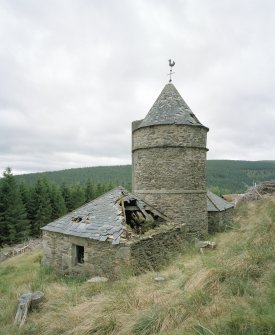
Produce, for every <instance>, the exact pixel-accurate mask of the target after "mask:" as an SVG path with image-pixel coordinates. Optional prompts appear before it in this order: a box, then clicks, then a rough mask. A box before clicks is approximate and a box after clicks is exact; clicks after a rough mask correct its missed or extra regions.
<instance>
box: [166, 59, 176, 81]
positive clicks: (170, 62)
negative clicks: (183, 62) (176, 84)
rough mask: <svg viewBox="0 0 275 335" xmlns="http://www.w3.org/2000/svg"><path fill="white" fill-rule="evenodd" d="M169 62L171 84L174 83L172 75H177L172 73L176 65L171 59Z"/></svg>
mask: <svg viewBox="0 0 275 335" xmlns="http://www.w3.org/2000/svg"><path fill="white" fill-rule="evenodd" d="M168 62H169V66H170V73H169V74H168V76H170V80H169V83H171V82H172V74H174V73H175V72H172V68H173V66H175V64H176V63H175V62H174V61H172V60H171V59H169V60H168Z"/></svg>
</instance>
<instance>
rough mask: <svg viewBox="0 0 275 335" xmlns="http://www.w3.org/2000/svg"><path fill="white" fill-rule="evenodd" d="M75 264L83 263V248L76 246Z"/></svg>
mask: <svg viewBox="0 0 275 335" xmlns="http://www.w3.org/2000/svg"><path fill="white" fill-rule="evenodd" d="M75 249H76V262H77V263H79V264H83V263H84V247H83V246H82V245H76V246H75Z"/></svg>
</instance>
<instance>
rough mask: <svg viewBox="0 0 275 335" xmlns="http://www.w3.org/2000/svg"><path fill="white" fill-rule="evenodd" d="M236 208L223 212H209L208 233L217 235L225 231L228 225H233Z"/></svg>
mask: <svg viewBox="0 0 275 335" xmlns="http://www.w3.org/2000/svg"><path fill="white" fill-rule="evenodd" d="M233 211H234V207H232V208H229V209H226V210H224V211H221V212H208V232H209V233H210V234H211V233H215V232H221V231H224V230H225V228H226V225H231V224H232V220H233Z"/></svg>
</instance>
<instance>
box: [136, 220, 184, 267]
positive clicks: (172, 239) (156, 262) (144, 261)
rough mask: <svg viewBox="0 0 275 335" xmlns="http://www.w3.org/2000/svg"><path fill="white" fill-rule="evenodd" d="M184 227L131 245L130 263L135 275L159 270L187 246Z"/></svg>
mask: <svg viewBox="0 0 275 335" xmlns="http://www.w3.org/2000/svg"><path fill="white" fill-rule="evenodd" d="M187 240H188V235H187V232H186V227H185V226H184V225H180V226H176V227H173V228H170V229H169V230H164V231H162V232H156V233H155V234H154V235H152V236H149V237H144V238H142V239H140V240H139V241H136V242H135V243H132V244H131V263H132V266H133V269H134V271H135V272H136V273H141V272H143V271H146V270H150V271H151V270H159V269H160V268H161V267H162V266H163V265H165V264H167V263H168V261H169V260H171V258H172V257H173V256H175V255H176V253H177V252H179V251H183V250H184V249H185V248H186V246H187V244H188V241H187Z"/></svg>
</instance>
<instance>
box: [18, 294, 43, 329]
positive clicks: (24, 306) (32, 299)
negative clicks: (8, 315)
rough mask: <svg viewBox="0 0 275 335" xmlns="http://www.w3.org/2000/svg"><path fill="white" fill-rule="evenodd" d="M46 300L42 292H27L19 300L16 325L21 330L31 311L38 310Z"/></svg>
mask: <svg viewBox="0 0 275 335" xmlns="http://www.w3.org/2000/svg"><path fill="white" fill-rule="evenodd" d="M43 298H44V293H43V292H41V291H36V292H33V293H31V292H26V293H24V294H22V295H21V296H20V297H19V299H18V305H17V311H16V315H15V319H14V324H15V325H18V326H19V328H21V327H22V326H23V325H24V323H25V321H26V319H27V315H28V312H29V310H30V309H37V308H38V307H39V306H40V304H41V302H42V300H43Z"/></svg>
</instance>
